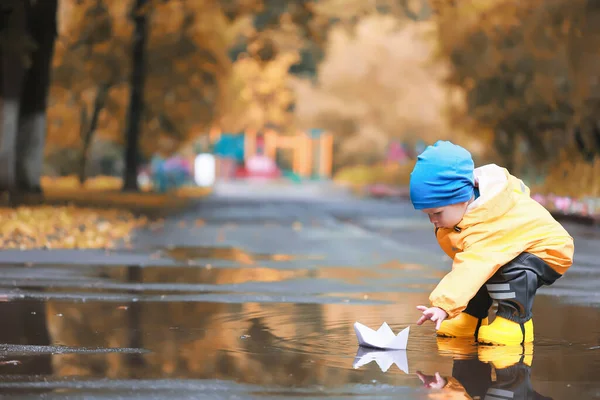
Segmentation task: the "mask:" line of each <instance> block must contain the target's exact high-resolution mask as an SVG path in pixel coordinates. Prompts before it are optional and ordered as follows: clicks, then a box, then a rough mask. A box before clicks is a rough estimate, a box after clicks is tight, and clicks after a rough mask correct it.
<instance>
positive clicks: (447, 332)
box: [437, 312, 488, 338]
mask: <svg viewBox="0 0 600 400" xmlns="http://www.w3.org/2000/svg"><path fill="white" fill-rule="evenodd" d="M478 322H479V318H475V317H474V316H472V315H469V314H467V313H464V312H462V313H460V314H458V315H457V316H456V317H454V318H452V319H447V320H445V321H444V322H442V325H441V326H440V329H439V330H438V331H437V335H438V336H442V337H455V338H476V336H475V334H476V332H475V331H476V330H477V325H478ZM487 324H488V319H487V318H484V319H482V320H481V326H482V327H483V326H484V325H487Z"/></svg>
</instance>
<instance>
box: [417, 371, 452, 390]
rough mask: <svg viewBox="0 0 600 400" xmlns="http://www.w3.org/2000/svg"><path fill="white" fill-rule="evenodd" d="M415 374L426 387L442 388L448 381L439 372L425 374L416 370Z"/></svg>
mask: <svg viewBox="0 0 600 400" xmlns="http://www.w3.org/2000/svg"><path fill="white" fill-rule="evenodd" d="M417 376H418V377H419V379H420V380H421V382H423V386H425V387H426V388H427V389H442V388H443V387H444V386H446V383H448V382H447V381H446V379H444V378H442V376H441V375H440V373H439V372H436V373H435V375H425V374H423V373H422V372H421V371H417Z"/></svg>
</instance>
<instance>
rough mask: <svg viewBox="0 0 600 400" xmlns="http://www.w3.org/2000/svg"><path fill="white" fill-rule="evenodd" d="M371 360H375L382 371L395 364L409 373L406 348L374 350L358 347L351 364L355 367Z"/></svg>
mask: <svg viewBox="0 0 600 400" xmlns="http://www.w3.org/2000/svg"><path fill="white" fill-rule="evenodd" d="M371 361H375V362H376V363H377V365H378V366H379V369H381V371H382V372H387V370H388V369H390V367H391V366H392V365H393V364H396V366H397V367H398V368H399V369H400V371H402V372H404V373H405V374H408V373H409V372H408V359H407V358H406V350H375V349H367V348H364V347H359V348H358V352H357V353H356V357H355V358H354V363H353V364H352V366H353V367H354V369H357V368H360V367H362V366H363V365H366V364H368V363H370V362H371Z"/></svg>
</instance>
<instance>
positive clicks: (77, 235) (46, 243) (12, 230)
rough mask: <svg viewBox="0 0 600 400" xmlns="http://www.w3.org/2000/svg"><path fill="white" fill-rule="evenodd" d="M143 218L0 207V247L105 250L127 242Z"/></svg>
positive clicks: (50, 208) (77, 209)
mask: <svg viewBox="0 0 600 400" xmlns="http://www.w3.org/2000/svg"><path fill="white" fill-rule="evenodd" d="M147 222H148V221H147V218H146V217H136V216H134V215H133V214H132V213H131V212H128V211H123V210H117V209H92V208H84V207H75V206H60V207H57V206H49V205H46V206H35V207H18V208H6V207H5V208H0V246H1V248H19V249H23V250H25V249H35V248H38V249H72V248H80V249H88V248H95V249H106V248H113V247H115V246H116V245H117V244H121V243H126V242H128V241H129V240H130V236H131V233H132V232H133V231H134V230H135V229H138V228H140V227H142V226H144V225H146V223H147Z"/></svg>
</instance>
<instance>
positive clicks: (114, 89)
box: [46, 0, 132, 181]
mask: <svg viewBox="0 0 600 400" xmlns="http://www.w3.org/2000/svg"><path fill="white" fill-rule="evenodd" d="M130 3H131V1H113V0H95V1H92V2H71V1H64V2H61V3H60V8H59V21H60V26H59V39H58V42H57V49H56V54H55V57H54V71H53V80H52V86H51V91H50V103H49V109H48V114H49V126H48V145H47V146H46V153H47V155H52V154H53V153H55V152H60V151H61V149H69V151H70V152H72V151H73V150H76V152H77V153H78V154H79V157H78V158H79V161H78V162H77V163H75V164H74V165H73V166H72V168H73V171H77V172H78V174H79V177H80V180H81V181H83V180H85V177H86V175H85V173H86V166H87V161H88V158H89V156H90V153H91V151H92V145H93V143H94V139H95V137H99V138H103V139H105V140H114V141H117V142H118V143H123V131H124V130H125V124H124V121H125V117H126V114H125V109H126V106H127V103H128V96H127V94H128V93H129V86H128V78H129V73H130V72H129V71H130V62H129V58H130V57H129V52H130V47H131V46H130V37H131V35H132V28H131V25H130V24H129V23H128V21H127V19H126V15H127V12H128V11H129V10H130V7H131V4H130ZM96 133H97V135H96Z"/></svg>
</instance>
